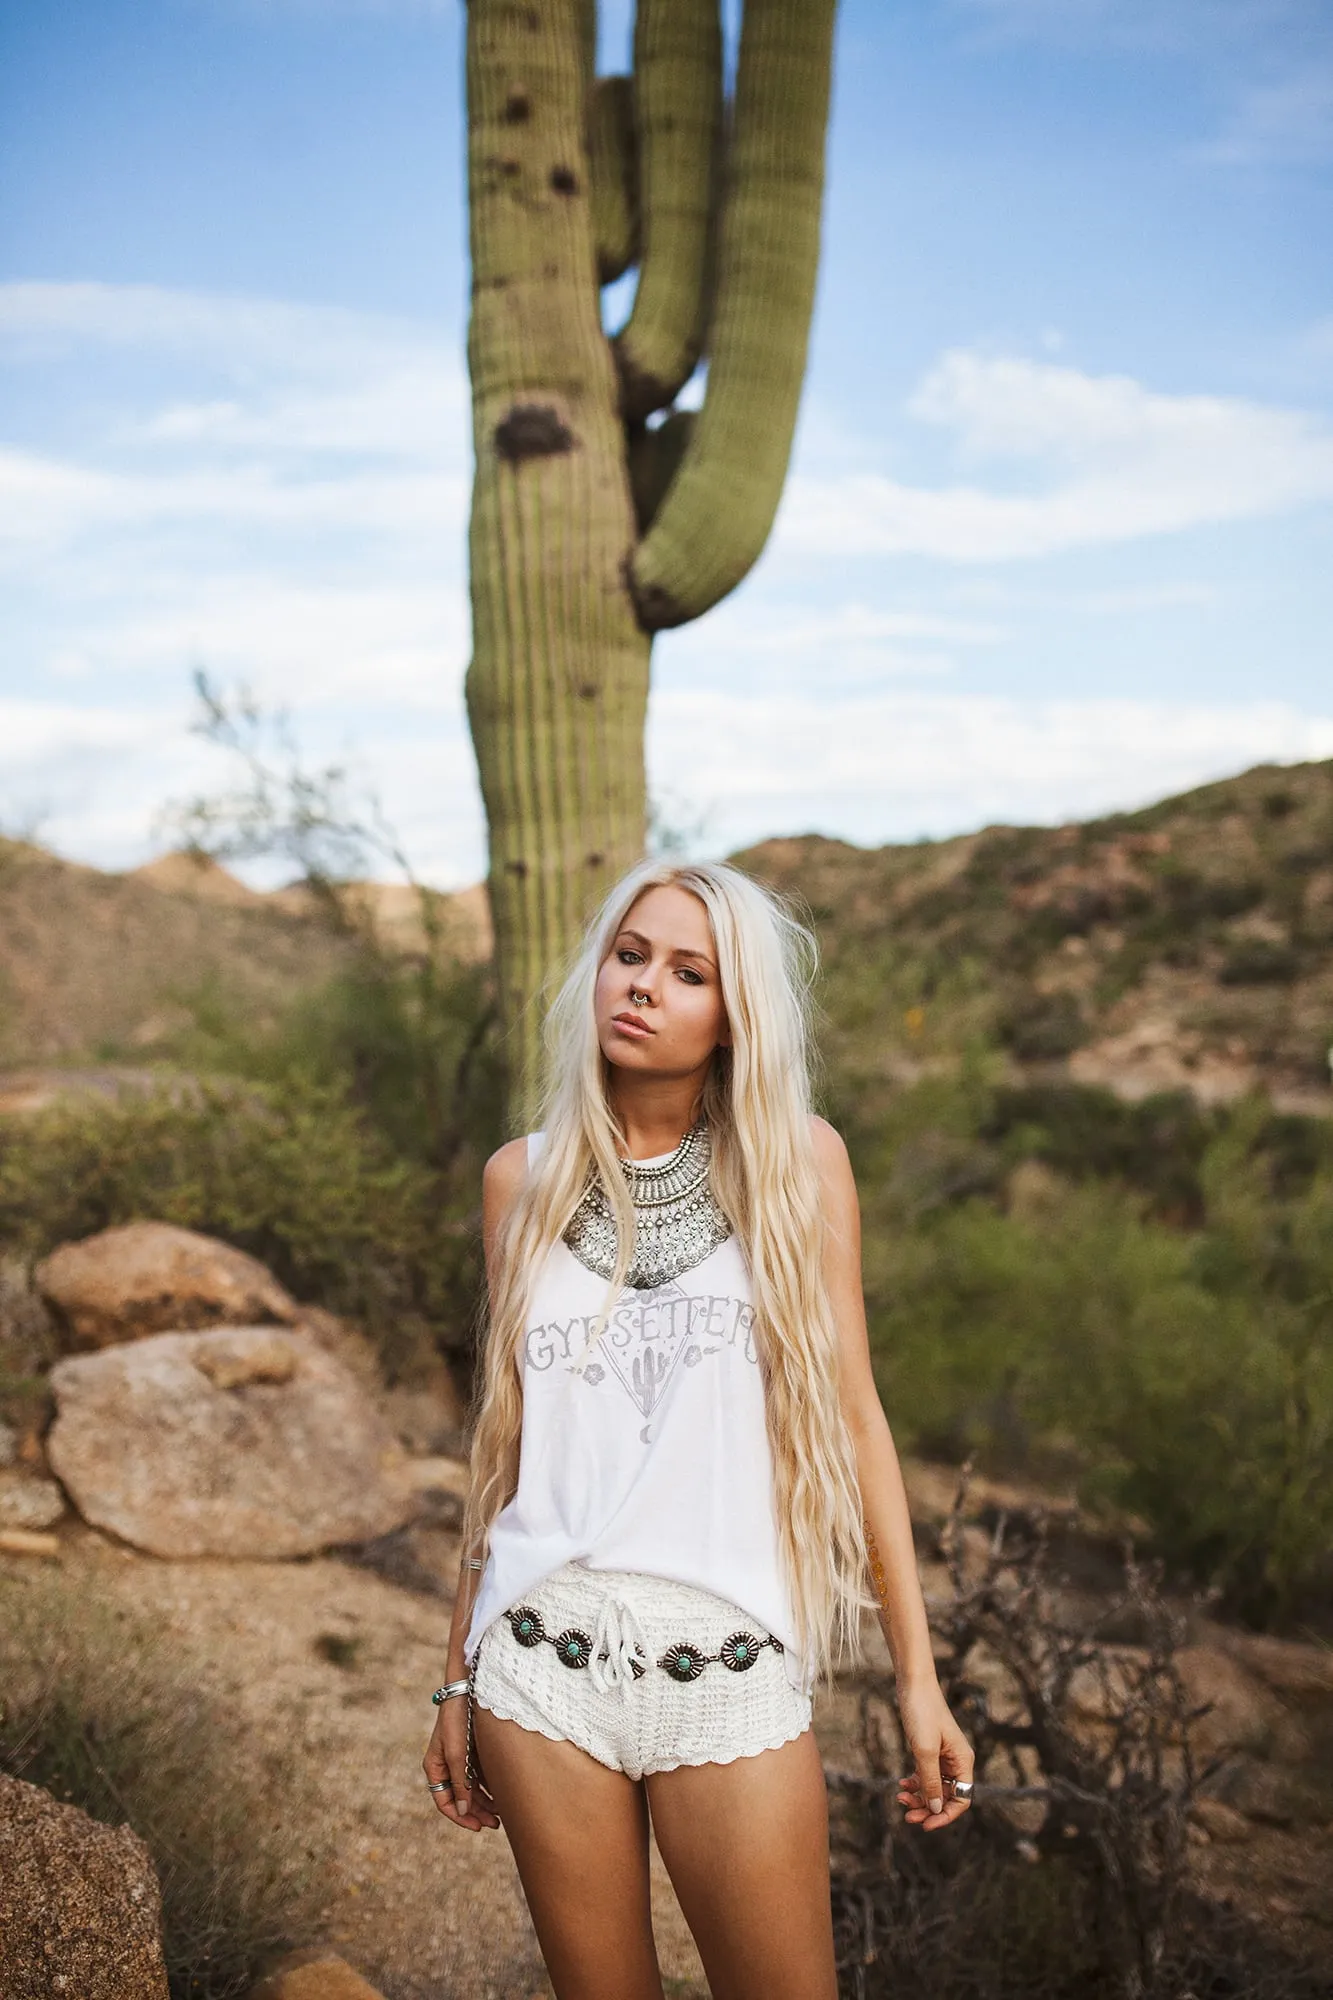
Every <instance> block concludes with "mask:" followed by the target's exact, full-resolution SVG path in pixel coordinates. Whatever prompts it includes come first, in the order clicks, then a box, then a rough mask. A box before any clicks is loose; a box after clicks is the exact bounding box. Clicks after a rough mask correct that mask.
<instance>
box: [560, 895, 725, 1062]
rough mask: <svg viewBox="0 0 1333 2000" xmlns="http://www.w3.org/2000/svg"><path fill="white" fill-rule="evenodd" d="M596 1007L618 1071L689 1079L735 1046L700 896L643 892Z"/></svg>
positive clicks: (619, 936) (600, 1033)
mask: <svg viewBox="0 0 1333 2000" xmlns="http://www.w3.org/2000/svg"><path fill="white" fill-rule="evenodd" d="M631 991H633V992H634V993H636V994H638V995H639V996H640V1002H641V1004H639V1005H638V1006H636V1005H635V1004H634V1003H633V1001H632V1000H631V999H630V993H631ZM645 995H646V996H647V997H646V999H644V998H643V996H645ZM593 1006H594V1010H595V1013H596V1017H597V1039H598V1041H599V1042H600V1044H601V1048H602V1054H603V1055H604V1056H605V1057H606V1059H607V1061H608V1062H609V1063H614V1064H615V1066H616V1068H617V1069H621V1070H629V1071H638V1072H640V1073H642V1074H644V1075H651V1076H690V1075H693V1074H694V1073H695V1072H697V1071H698V1070H701V1069H703V1068H704V1066H705V1065H706V1063H707V1062H708V1059H709V1057H710V1056H711V1055H712V1053H713V1050H714V1049H715V1048H717V1047H718V1046H719V1044H720V1045H721V1046H723V1047H728V1046H729V1045H730V1042H731V1034H730V1030H729V1029H728V1026H727V1016H726V1011H725V1009H724V1008H723V1005H722V985H721V981H720V979H719V977H718V969H717V947H716V945H715V944H714V942H713V929H712V925H711V924H710V923H709V921H708V912H707V911H706V910H705V908H704V906H703V904H702V903H701V902H700V901H699V898H698V897H697V896H694V895H691V893H690V891H689V890H688V889H682V888H679V887H678V886H677V885H676V884H675V883H668V884H665V885H663V886H661V887H659V888H655V889H645V890H644V892H643V894H642V895H641V896H640V897H639V899H638V901H637V902H635V903H634V904H633V905H632V906H631V908H630V910H629V913H628V914H627V916H626V918H625V921H624V923H623V924H622V925H621V928H620V930H619V931H618V932H617V933H616V936H615V938H614V939H613V941H612V944H611V949H610V951H609V952H608V953H607V956H606V957H605V959H603V961H602V969H601V971H600V972H599V973H598V975H597V987H596V992H595V994H594V997H593Z"/></svg>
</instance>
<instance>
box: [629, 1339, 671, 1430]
mask: <svg viewBox="0 0 1333 2000" xmlns="http://www.w3.org/2000/svg"><path fill="white" fill-rule="evenodd" d="M670 1373H671V1362H670V1361H669V1360H668V1358H667V1356H666V1355H665V1354H660V1353H658V1352H656V1351H655V1350H654V1349H653V1348H651V1347H645V1348H644V1350H643V1353H642V1354H636V1355H635V1357H634V1365H633V1367H632V1368H631V1370H630V1378H631V1380H632V1381H633V1383H634V1400H635V1402H636V1403H637V1404H638V1406H639V1408H640V1409H641V1410H642V1411H643V1414H644V1415H645V1417H650V1416H651V1415H652V1413H653V1406H654V1404H655V1403H656V1402H657V1400H658V1398H659V1396H660V1395H661V1393H662V1391H663V1389H664V1388H665V1387H666V1379H667V1376H668V1375H669V1374H670Z"/></svg>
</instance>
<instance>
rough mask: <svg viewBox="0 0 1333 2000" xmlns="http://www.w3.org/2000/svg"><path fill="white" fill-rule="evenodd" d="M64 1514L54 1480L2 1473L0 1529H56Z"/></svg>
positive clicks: (0, 1485)
mask: <svg viewBox="0 0 1333 2000" xmlns="http://www.w3.org/2000/svg"><path fill="white" fill-rule="evenodd" d="M64 1511H65V1496H64V1494H63V1493H62V1492H61V1490H60V1488H59V1487H58V1486H57V1485H56V1482H55V1480H54V1479H35V1478H34V1477H33V1476H32V1474H31V1473H29V1472H3V1471H0V1528H53V1527H54V1526H55V1524H56V1522H57V1521H58V1520H59V1519H60V1517H61V1515H62V1514H63V1513H64Z"/></svg>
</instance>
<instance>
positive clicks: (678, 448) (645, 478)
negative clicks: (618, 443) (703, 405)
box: [628, 410, 695, 535]
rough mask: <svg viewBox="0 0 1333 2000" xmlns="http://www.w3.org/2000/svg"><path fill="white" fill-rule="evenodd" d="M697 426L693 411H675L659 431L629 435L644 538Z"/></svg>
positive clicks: (637, 515) (632, 483) (637, 513)
mask: <svg viewBox="0 0 1333 2000" xmlns="http://www.w3.org/2000/svg"><path fill="white" fill-rule="evenodd" d="M694 423H695V413H694V411H693V410H673V411H672V412H671V415H670V416H669V417H668V418H667V419H666V421H665V423H661V424H659V425H658V426H657V428H656V430H651V431H650V430H646V429H644V428H642V427H637V428H636V429H634V430H632V431H631V432H630V434H629V445H628V449H629V484H630V492H631V493H632V494H633V495H634V518H635V520H636V521H637V522H638V524H639V533H640V534H641V535H642V534H646V533H647V530H648V528H649V526H650V524H651V522H652V520H653V517H654V515H655V514H656V513H657V510H658V508H659V507H660V506H661V504H662V502H663V500H664V499H665V497H666V493H667V489H668V488H669V487H670V485H671V482H672V480H673V479H674V478H675V476H676V473H677V472H678V471H679V469H680V462H681V460H682V458H684V456H685V447H686V445H687V444H688V443H689V441H690V434H691V432H692V431H693V429H694Z"/></svg>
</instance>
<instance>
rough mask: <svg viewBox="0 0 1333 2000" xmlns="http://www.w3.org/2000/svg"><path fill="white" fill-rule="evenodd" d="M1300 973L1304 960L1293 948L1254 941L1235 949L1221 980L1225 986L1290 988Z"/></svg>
mask: <svg viewBox="0 0 1333 2000" xmlns="http://www.w3.org/2000/svg"><path fill="white" fill-rule="evenodd" d="M1300 970H1301V961H1300V956H1299V954H1298V953H1297V952H1295V951H1293V950H1292V948H1291V946H1290V945H1289V944H1282V943H1281V942H1280V941H1279V940H1278V939H1276V938H1263V937H1253V938H1241V939H1239V940H1238V941H1237V943H1235V944H1233V945H1232V947H1231V949H1230V951H1228V953H1227V955H1226V957H1225V958H1224V959H1223V960H1222V964H1221V966H1220V967H1219V969H1218V974H1217V976H1218V978H1219V979H1220V980H1221V982H1222V984H1223V985H1224V986H1290V985H1291V983H1292V981H1293V980H1294V979H1297V978H1298V977H1299V976H1300Z"/></svg>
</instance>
